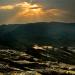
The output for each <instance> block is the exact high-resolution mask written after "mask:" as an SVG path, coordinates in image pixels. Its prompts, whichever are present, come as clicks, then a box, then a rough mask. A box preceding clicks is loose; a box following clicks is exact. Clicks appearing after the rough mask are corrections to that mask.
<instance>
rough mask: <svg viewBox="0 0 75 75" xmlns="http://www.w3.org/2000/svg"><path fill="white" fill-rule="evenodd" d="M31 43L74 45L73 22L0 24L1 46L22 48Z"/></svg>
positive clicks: (74, 26)
mask: <svg viewBox="0 0 75 75" xmlns="http://www.w3.org/2000/svg"><path fill="white" fill-rule="evenodd" d="M33 44H50V45H54V46H75V24H74V23H60V22H50V23H46V22H40V23H30V24H12V25H11V24H9V25H1V26H0V46H1V47H6V48H8V47H9V48H24V47H25V46H26V45H33Z"/></svg>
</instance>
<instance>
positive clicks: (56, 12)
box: [0, 2, 68, 23]
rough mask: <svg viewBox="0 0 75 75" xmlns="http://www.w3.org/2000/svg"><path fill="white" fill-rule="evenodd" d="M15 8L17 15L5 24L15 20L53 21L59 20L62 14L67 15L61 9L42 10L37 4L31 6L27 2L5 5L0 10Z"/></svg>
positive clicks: (42, 7)
mask: <svg viewBox="0 0 75 75" xmlns="http://www.w3.org/2000/svg"><path fill="white" fill-rule="evenodd" d="M15 8H17V9H20V11H18V12H17V11H16V12H17V14H14V16H12V17H11V19H10V18H9V19H8V21H6V22H10V23H12V22H15V21H16V20H20V21H28V20H29V21H41V20H42V21H46V20H47V21H48V20H55V19H57V18H60V17H61V16H63V15H64V14H66V13H68V12H67V11H65V10H62V9H55V8H52V9H44V6H42V5H39V4H31V3H28V2H22V3H17V4H14V5H5V6H0V10H14V9H15Z"/></svg>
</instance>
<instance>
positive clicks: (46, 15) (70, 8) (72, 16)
mask: <svg viewBox="0 0 75 75" xmlns="http://www.w3.org/2000/svg"><path fill="white" fill-rule="evenodd" d="M74 7H75V0H0V24H9V23H11V24H13V23H31V22H50V21H58V22H75V8H74Z"/></svg>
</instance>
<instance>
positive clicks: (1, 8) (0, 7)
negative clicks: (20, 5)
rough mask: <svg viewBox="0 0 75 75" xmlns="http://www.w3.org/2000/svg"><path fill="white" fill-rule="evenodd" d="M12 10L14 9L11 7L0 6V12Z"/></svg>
mask: <svg viewBox="0 0 75 75" xmlns="http://www.w3.org/2000/svg"><path fill="white" fill-rule="evenodd" d="M12 9H14V6H13V5H4V6H0V10H12Z"/></svg>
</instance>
